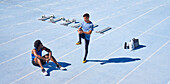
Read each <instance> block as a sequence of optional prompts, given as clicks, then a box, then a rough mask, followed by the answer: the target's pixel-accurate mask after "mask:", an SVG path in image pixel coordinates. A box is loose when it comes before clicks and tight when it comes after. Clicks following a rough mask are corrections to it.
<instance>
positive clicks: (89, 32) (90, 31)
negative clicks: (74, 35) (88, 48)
mask: <svg viewBox="0 0 170 84" xmlns="http://www.w3.org/2000/svg"><path fill="white" fill-rule="evenodd" d="M83 33H85V34H91V33H92V30H89V31H88V32H84V31H83Z"/></svg>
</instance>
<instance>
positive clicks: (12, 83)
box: [10, 69, 40, 84]
mask: <svg viewBox="0 0 170 84" xmlns="http://www.w3.org/2000/svg"><path fill="white" fill-rule="evenodd" d="M38 70H40V69H36V70H35V71H33V72H31V73H29V74H27V75H25V76H23V77H21V78H19V79H17V80H15V81H13V82H11V83H10V84H14V83H15V82H17V81H19V80H21V79H23V78H25V77H27V76H29V75H31V74H33V73H35V72H36V71H38Z"/></svg>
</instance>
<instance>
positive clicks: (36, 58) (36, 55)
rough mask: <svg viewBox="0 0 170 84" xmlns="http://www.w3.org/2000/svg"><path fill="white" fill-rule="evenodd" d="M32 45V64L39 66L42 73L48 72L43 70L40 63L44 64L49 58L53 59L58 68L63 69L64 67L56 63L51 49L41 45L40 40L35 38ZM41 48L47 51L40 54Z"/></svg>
mask: <svg viewBox="0 0 170 84" xmlns="http://www.w3.org/2000/svg"><path fill="white" fill-rule="evenodd" d="M34 47H35V48H34V49H33V50H32V64H33V65H34V66H40V67H41V69H42V74H43V75H47V74H48V73H47V72H46V71H45V69H44V68H43V66H42V65H43V64H45V63H46V61H47V63H49V61H50V60H51V61H53V62H54V63H55V64H56V65H57V67H58V68H60V69H61V70H65V68H64V67H62V66H61V65H60V64H58V62H57V61H56V59H55V58H54V57H53V56H52V52H51V50H50V49H48V48H46V47H45V46H43V44H42V43H41V41H40V40H36V41H35V42H34ZM43 50H45V51H46V52H48V54H46V55H44V56H42V51H43Z"/></svg>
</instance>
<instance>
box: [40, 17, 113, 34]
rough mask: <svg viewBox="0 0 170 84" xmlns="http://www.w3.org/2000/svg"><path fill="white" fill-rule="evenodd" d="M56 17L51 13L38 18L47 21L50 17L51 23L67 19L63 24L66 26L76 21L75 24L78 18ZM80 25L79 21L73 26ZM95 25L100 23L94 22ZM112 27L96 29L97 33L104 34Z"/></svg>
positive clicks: (77, 26)
mask: <svg viewBox="0 0 170 84" xmlns="http://www.w3.org/2000/svg"><path fill="white" fill-rule="evenodd" d="M55 18H56V17H55V16H54V15H51V16H45V15H42V17H41V18H40V19H38V20H41V21H46V20H48V19H49V20H50V21H48V22H51V23H56V22H58V21H65V22H64V23H62V24H61V25H64V26H68V25H69V24H71V23H75V24H76V23H77V22H76V19H72V20H69V19H65V18H64V17H60V18H56V19H55ZM80 26H81V23H78V24H76V25H74V26H71V27H73V28H79V27H80ZM95 27H98V25H96V24H94V28H95ZM110 29H112V28H111V27H107V28H104V29H102V30H100V31H96V33H100V34H104V32H106V31H108V30H110Z"/></svg>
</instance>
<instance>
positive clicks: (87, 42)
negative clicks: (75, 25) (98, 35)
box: [79, 34, 90, 60]
mask: <svg viewBox="0 0 170 84" xmlns="http://www.w3.org/2000/svg"><path fill="white" fill-rule="evenodd" d="M81 38H83V39H84V40H85V56H84V60H86V58H87V54H88V46H89V42H90V40H86V39H85V34H79V42H81Z"/></svg>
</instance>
